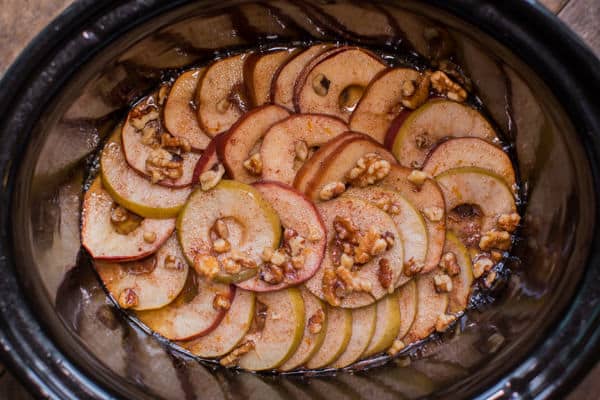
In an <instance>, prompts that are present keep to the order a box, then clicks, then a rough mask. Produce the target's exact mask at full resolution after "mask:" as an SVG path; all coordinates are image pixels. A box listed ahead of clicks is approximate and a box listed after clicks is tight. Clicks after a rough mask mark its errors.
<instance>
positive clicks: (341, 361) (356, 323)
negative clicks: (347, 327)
mask: <svg viewBox="0 0 600 400" xmlns="http://www.w3.org/2000/svg"><path fill="white" fill-rule="evenodd" d="M376 322H377V307H376V306H375V304H371V305H370V306H367V307H362V308H355V309H353V310H352V335H351V336H350V341H349V342H348V345H347V346H346V349H344V351H343V352H342V354H340V356H339V357H338V358H337V359H336V360H335V361H334V362H333V363H331V364H330V367H332V368H344V367H347V366H348V365H350V364H352V363H353V362H355V361H356V360H358V359H359V358H360V356H361V355H362V354H363V353H364V351H365V350H366V349H367V347H368V346H369V343H370V342H371V338H372V337H373V334H374V333H375V323H376Z"/></svg>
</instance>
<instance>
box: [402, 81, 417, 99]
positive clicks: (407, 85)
mask: <svg viewBox="0 0 600 400" xmlns="http://www.w3.org/2000/svg"><path fill="white" fill-rule="evenodd" d="M416 91H417V83H416V82H415V81H413V80H406V81H404V82H403V83H402V96H403V97H410V96H412V95H413V94H415V92H416Z"/></svg>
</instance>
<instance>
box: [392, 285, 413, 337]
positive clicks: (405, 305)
mask: <svg viewBox="0 0 600 400" xmlns="http://www.w3.org/2000/svg"><path fill="white" fill-rule="evenodd" d="M396 291H397V292H398V306H399V307H400V329H399V330H398V336H397V339H398V340H402V339H403V338H404V336H406V334H407V333H408V332H409V331H410V328H411V326H412V324H413V322H414V320H415V316H416V315H417V308H418V304H419V302H418V294H417V283H416V282H415V280H414V279H413V280H411V281H409V282H408V283H406V284H404V285H402V286H400V287H399V288H398V289H396Z"/></svg>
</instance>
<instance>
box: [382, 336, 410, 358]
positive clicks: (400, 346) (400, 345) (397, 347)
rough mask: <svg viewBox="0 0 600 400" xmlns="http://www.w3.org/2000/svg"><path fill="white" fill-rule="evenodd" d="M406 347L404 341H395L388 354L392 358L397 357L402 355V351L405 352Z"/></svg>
mask: <svg viewBox="0 0 600 400" xmlns="http://www.w3.org/2000/svg"><path fill="white" fill-rule="evenodd" d="M405 347H406V344H404V342H403V341H402V340H398V339H396V340H394V343H392V347H390V348H389V349H388V351H387V353H388V354H389V355H390V356H395V355H396V354H398V353H400V352H401V351H402V350H404V348H405Z"/></svg>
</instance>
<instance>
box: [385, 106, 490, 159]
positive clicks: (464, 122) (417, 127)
mask: <svg viewBox="0 0 600 400" xmlns="http://www.w3.org/2000/svg"><path fill="white" fill-rule="evenodd" d="M450 137H478V138H481V139H484V140H487V141H489V142H495V141H497V140H498V139H497V137H496V133H495V131H494V128H493V127H492V125H490V123H489V122H488V121H487V120H486V119H485V118H484V117H483V116H482V115H481V114H480V113H479V112H478V111H477V110H475V109H473V108H471V107H469V106H467V105H465V104H462V103H456V102H454V101H449V100H432V101H429V102H427V103H425V104H423V105H422V106H421V107H419V108H417V109H416V110H415V111H413V112H412V113H411V114H410V116H409V117H408V118H407V119H406V120H405V121H404V123H403V124H402V125H401V126H400V127H399V130H398V133H397V135H396V138H395V140H394V145H393V147H392V152H393V153H394V155H395V156H396V158H397V159H398V160H399V161H400V163H402V164H403V165H405V166H407V167H411V168H421V167H422V166H423V163H424V162H425V158H426V157H427V154H429V152H430V151H431V150H432V149H433V148H434V146H435V145H436V144H437V143H438V142H439V141H440V140H442V139H445V138H450Z"/></svg>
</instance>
